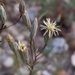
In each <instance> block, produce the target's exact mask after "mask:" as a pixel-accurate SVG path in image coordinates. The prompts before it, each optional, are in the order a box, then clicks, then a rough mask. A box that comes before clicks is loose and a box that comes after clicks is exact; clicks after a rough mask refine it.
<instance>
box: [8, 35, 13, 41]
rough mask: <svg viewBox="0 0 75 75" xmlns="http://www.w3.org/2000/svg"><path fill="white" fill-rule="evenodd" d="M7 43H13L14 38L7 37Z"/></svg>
mask: <svg viewBox="0 0 75 75" xmlns="http://www.w3.org/2000/svg"><path fill="white" fill-rule="evenodd" d="M7 41H8V42H13V41H14V39H13V37H12V36H11V35H10V34H8V35H7Z"/></svg>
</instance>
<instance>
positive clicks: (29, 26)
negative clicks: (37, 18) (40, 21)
mask: <svg viewBox="0 0 75 75" xmlns="http://www.w3.org/2000/svg"><path fill="white" fill-rule="evenodd" d="M22 19H23V22H24V23H25V25H26V26H27V28H28V29H29V30H30V29H31V22H30V19H29V15H28V13H27V11H25V14H24V15H23V16H22Z"/></svg>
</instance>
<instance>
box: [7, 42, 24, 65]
mask: <svg viewBox="0 0 75 75" xmlns="http://www.w3.org/2000/svg"><path fill="white" fill-rule="evenodd" d="M8 44H9V47H10V48H11V50H12V51H13V52H14V54H15V56H16V58H17V60H18V63H20V64H21V63H23V62H22V59H21V57H20V54H19V51H18V48H17V45H16V42H15V41H14V42H8Z"/></svg>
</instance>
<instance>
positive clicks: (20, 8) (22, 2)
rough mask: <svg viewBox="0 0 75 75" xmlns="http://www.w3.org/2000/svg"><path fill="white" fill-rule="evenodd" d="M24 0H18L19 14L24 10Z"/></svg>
mask: <svg viewBox="0 0 75 75" xmlns="http://www.w3.org/2000/svg"><path fill="white" fill-rule="evenodd" d="M25 7H26V6H25V2H24V1H23V0H21V1H20V4H19V12H20V14H24V12H25Z"/></svg>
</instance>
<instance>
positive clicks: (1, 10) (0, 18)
mask: <svg viewBox="0 0 75 75" xmlns="http://www.w3.org/2000/svg"><path fill="white" fill-rule="evenodd" d="M6 18H7V17H6V12H5V10H4V8H3V6H2V5H0V21H2V22H3V23H5V21H6Z"/></svg>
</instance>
